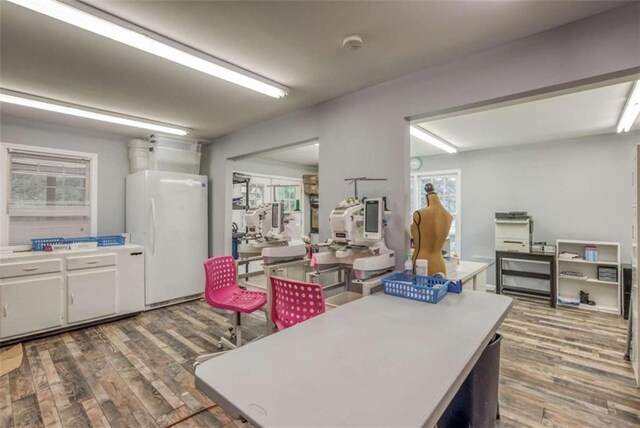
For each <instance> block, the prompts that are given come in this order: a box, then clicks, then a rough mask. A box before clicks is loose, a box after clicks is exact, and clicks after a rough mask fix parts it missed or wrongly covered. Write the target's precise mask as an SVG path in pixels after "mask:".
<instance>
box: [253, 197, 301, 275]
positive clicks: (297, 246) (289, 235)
mask: <svg viewBox="0 0 640 428" xmlns="http://www.w3.org/2000/svg"><path fill="white" fill-rule="evenodd" d="M265 238H266V242H278V243H279V244H275V245H269V246H266V247H264V248H263V249H262V259H263V261H264V262H265V263H266V264H272V263H278V262H285V261H291V260H301V259H303V258H304V257H305V256H306V254H307V245H306V244H305V243H304V241H303V240H302V231H301V230H300V225H299V224H298V223H297V221H296V218H295V216H294V215H293V214H291V213H285V212H284V203H283V202H276V203H275V204H271V230H270V231H269V233H268V234H267V236H266V237H265Z"/></svg>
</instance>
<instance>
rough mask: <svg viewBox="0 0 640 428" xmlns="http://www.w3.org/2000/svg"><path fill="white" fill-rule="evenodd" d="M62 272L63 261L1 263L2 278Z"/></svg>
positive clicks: (0, 275)
mask: <svg viewBox="0 0 640 428" xmlns="http://www.w3.org/2000/svg"><path fill="white" fill-rule="evenodd" d="M61 270H62V259H47V260H36V261H28V262H11V263H0V278H12V277H15V276H26V275H38V274H41V273H54V272H60V271H61Z"/></svg>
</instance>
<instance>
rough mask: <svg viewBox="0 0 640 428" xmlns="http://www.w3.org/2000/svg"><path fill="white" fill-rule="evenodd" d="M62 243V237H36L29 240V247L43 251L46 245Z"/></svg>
mask: <svg viewBox="0 0 640 428" xmlns="http://www.w3.org/2000/svg"><path fill="white" fill-rule="evenodd" d="M64 243H65V242H64V238H38V239H32V240H31V248H32V249H33V251H44V247H46V246H47V245H51V244H64Z"/></svg>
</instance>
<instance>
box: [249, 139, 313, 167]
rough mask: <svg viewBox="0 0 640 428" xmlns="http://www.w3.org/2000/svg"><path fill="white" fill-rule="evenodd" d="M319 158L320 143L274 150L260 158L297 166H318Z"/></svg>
mask: <svg viewBox="0 0 640 428" xmlns="http://www.w3.org/2000/svg"><path fill="white" fill-rule="evenodd" d="M319 156H320V145H319V144H318V143H312V144H307V145H304V146H298V147H294V148H292V149H282V150H273V151H270V152H268V153H263V154H261V155H260V156H259V157H260V158H262V159H268V160H275V161H280V162H288V163H294V164H297V165H304V166H318V159H319Z"/></svg>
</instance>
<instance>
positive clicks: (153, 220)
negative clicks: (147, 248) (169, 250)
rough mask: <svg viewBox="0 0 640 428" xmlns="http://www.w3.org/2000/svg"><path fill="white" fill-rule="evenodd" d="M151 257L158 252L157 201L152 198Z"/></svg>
mask: <svg viewBox="0 0 640 428" xmlns="http://www.w3.org/2000/svg"><path fill="white" fill-rule="evenodd" d="M151 231H152V233H151V255H153V254H155V252H156V200H155V199H154V198H151Z"/></svg>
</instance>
